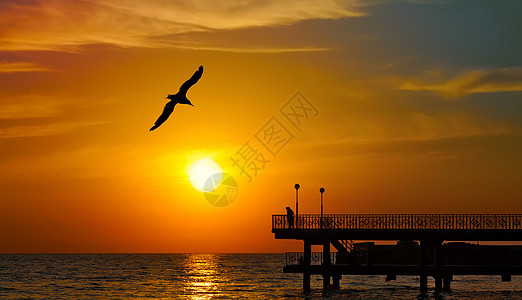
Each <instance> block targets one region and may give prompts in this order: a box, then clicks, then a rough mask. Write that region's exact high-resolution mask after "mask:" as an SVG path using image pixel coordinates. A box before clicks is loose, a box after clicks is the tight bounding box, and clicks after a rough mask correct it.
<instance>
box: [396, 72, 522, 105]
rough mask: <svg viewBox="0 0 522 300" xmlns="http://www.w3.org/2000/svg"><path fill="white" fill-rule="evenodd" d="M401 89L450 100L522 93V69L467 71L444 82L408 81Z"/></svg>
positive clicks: (427, 80)
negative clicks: (501, 93)
mask: <svg viewBox="0 0 522 300" xmlns="http://www.w3.org/2000/svg"><path fill="white" fill-rule="evenodd" d="M400 88H401V89H403V90H410V91H434V92H439V93H442V94H444V95H445V96H446V97H448V98H461V97H464V96H467V95H470V94H477V93H496V92H512V91H522V67H513V68H502V69H493V70H473V71H467V72H463V73H461V74H458V75H456V76H454V77H453V78H450V79H446V80H443V81H440V80H439V81H436V80H433V79H432V80H430V79H420V80H407V81H405V82H403V83H402V86H401V87H400Z"/></svg>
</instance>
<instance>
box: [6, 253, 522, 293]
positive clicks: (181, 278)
mask: <svg viewBox="0 0 522 300" xmlns="http://www.w3.org/2000/svg"><path fill="white" fill-rule="evenodd" d="M284 264H285V254H0V299H418V297H419V281H418V280H419V279H418V277H415V276H397V280H395V281H390V282H385V281H384V276H347V275H345V276H343V278H342V280H341V290H339V291H333V292H328V293H326V294H323V291H322V279H321V277H320V276H313V277H312V292H311V294H310V295H308V296H306V295H304V294H303V292H302V276H301V275H300V274H284V273H283V271H282V268H283V265H284ZM433 285H434V283H433V280H432V279H431V278H430V281H429V288H430V292H429V297H428V298H433V299H522V276H513V277H512V281H511V282H502V281H501V278H500V276H454V281H453V282H452V292H450V293H444V294H442V295H440V296H434V294H433Z"/></svg>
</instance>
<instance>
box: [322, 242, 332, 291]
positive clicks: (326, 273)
mask: <svg viewBox="0 0 522 300" xmlns="http://www.w3.org/2000/svg"><path fill="white" fill-rule="evenodd" d="M331 266H332V261H331V260H330V242H324V243H323V289H324V290H326V289H327V288H328V286H329V285H330V276H331V274H332V269H331Z"/></svg>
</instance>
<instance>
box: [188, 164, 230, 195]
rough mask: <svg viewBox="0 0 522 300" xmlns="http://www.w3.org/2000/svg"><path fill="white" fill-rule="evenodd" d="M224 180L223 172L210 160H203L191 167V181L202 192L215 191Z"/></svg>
mask: <svg viewBox="0 0 522 300" xmlns="http://www.w3.org/2000/svg"><path fill="white" fill-rule="evenodd" d="M222 179H223V170H221V168H220V167H219V165H218V164H217V163H216V162H215V161H213V160H212V159H210V158H203V159H200V160H198V161H196V162H195V163H193V164H192V166H190V170H189V180H190V183H191V184H192V186H193V187H194V188H195V189H196V190H198V191H200V192H212V191H214V190H215V189H216V188H217V187H218V186H219V184H220V183H221V180H222Z"/></svg>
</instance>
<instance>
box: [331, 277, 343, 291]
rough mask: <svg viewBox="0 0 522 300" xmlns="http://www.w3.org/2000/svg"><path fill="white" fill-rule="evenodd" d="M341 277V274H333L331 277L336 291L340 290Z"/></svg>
mask: <svg viewBox="0 0 522 300" xmlns="http://www.w3.org/2000/svg"><path fill="white" fill-rule="evenodd" d="M342 276H343V275H341V274H334V275H333V276H332V277H333V285H334V288H335V289H336V290H339V289H341V278H342Z"/></svg>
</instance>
